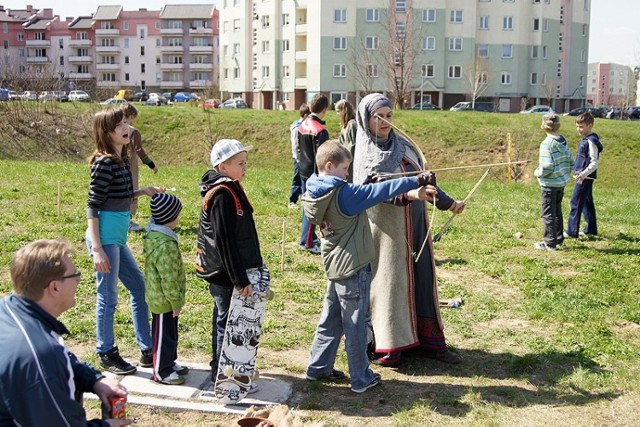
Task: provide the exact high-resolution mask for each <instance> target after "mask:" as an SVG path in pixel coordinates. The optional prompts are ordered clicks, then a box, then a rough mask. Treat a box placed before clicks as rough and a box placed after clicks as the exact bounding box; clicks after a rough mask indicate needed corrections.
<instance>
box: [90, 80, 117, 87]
mask: <svg viewBox="0 0 640 427" xmlns="http://www.w3.org/2000/svg"><path fill="white" fill-rule="evenodd" d="M96 86H98V87H107V88H114V87H120V80H113V81H108V80H100V81H97V82H96Z"/></svg>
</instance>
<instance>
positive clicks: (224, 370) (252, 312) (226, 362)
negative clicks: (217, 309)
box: [213, 267, 273, 404]
mask: <svg viewBox="0 0 640 427" xmlns="http://www.w3.org/2000/svg"><path fill="white" fill-rule="evenodd" d="M247 276H248V277H249V281H250V282H251V284H252V285H253V294H252V295H250V296H248V297H243V296H240V291H239V290H238V289H234V290H233V294H232V295H231V304H230V305H229V317H228V318H227V326H226V328H225V331H224V339H223V342H222V351H221V353H220V364H219V365H218V372H217V374H216V384H215V386H214V390H213V392H214V395H215V396H216V398H217V399H218V400H219V401H220V402H222V403H224V404H234V403H238V402H240V401H241V400H242V399H244V398H245V397H246V396H247V394H248V392H249V389H250V388H251V382H252V381H254V380H256V379H257V375H258V372H257V370H256V369H255V365H256V355H257V353H258V345H259V344H260V335H262V316H263V315H264V310H265V307H266V305H267V300H270V299H271V298H273V291H272V290H271V289H269V286H270V282H271V278H270V275H269V270H268V269H267V268H266V267H261V268H256V269H252V270H250V271H248V272H247Z"/></svg>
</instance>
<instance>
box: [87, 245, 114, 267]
mask: <svg viewBox="0 0 640 427" xmlns="http://www.w3.org/2000/svg"><path fill="white" fill-rule="evenodd" d="M91 250H92V251H93V267H94V268H95V269H96V271H97V272H99V273H109V272H110V271H111V263H110V262H109V257H107V254H106V253H105V252H104V249H102V246H94V247H92V248H91Z"/></svg>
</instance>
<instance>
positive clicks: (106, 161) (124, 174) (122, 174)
mask: <svg viewBox="0 0 640 427" xmlns="http://www.w3.org/2000/svg"><path fill="white" fill-rule="evenodd" d="M132 198H133V185H132V183H131V170H130V167H129V161H128V160H125V164H124V166H120V165H119V164H118V163H117V162H115V161H114V160H112V159H111V158H109V157H107V156H100V157H98V158H97V159H96V160H95V162H94V163H93V164H92V165H91V182H90V183H89V198H88V200H87V218H97V217H98V212H99V211H116V212H128V211H129V205H130V203H131V199H132Z"/></svg>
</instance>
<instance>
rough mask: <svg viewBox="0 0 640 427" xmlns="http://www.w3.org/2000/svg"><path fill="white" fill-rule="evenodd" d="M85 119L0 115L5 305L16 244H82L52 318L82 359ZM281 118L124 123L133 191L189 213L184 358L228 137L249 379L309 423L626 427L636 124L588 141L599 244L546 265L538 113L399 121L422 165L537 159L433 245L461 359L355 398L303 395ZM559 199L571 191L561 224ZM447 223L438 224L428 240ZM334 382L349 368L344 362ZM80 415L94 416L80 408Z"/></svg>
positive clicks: (634, 390)
mask: <svg viewBox="0 0 640 427" xmlns="http://www.w3.org/2000/svg"><path fill="white" fill-rule="evenodd" d="M5 108H6V107H5ZM93 108H95V107H94V106H87V105H83V106H77V105H65V106H60V107H58V109H57V110H56V111H53V112H51V111H49V112H46V111H42V112H40V114H41V115H40V116H39V117H40V119H39V120H40V121H39V122H37V123H36V122H33V121H32V122H31V123H36V124H35V125H33V126H31V127H28V128H27V129H26V130H24V129H23V130H21V131H17V130H15V129H16V128H15V126H14V125H15V123H18V122H20V121H23V122H25V123H27V122H28V121H29V120H28V117H21V118H19V119H18V118H14V119H12V120H13V121H12V122H11V123H9V122H8V120H7V116H6V115H4V116H3V115H2V114H1V113H2V111H0V129H2V131H3V132H2V133H1V134H0V139H1V141H0V158H1V159H3V160H0V171H1V172H0V174H1V176H2V179H1V180H0V266H1V267H0V294H5V293H7V292H9V291H10V289H11V285H10V278H9V273H8V265H9V262H10V259H11V257H12V255H13V253H14V252H15V251H16V250H17V249H18V248H19V247H21V246H22V245H24V244H25V243H27V242H29V241H32V240H34V239H38V238H58V237H60V238H65V239H68V240H69V241H71V242H72V243H73V245H74V246H75V247H76V248H77V255H76V256H75V262H76V263H77V264H78V267H79V268H80V270H81V271H82V272H83V273H84V274H83V278H82V285H81V286H80V287H79V291H78V297H77V305H76V307H75V308H74V309H72V310H70V311H68V312H67V313H65V314H64V315H63V317H62V321H63V322H64V323H65V324H67V326H68V327H69V328H70V330H71V336H70V337H69V339H68V343H70V347H71V348H72V349H73V351H75V352H76V353H77V354H79V355H82V356H83V357H85V358H86V359H87V360H89V361H91V362H93V363H95V362H96V361H97V359H96V357H95V355H94V354H93V352H94V344H95V342H94V302H95V291H94V281H93V280H92V277H91V276H92V274H91V262H90V259H89V257H88V256H87V254H86V250H85V249H84V246H83V236H84V230H85V227H86V220H85V217H84V206H85V203H86V193H87V183H88V168H87V166H86V165H85V164H84V163H83V162H82V159H84V158H85V157H86V156H87V155H88V154H89V153H90V151H91V142H90V137H89V135H90V125H89V121H88V120H89V119H90V116H91V111H92V109H93ZM52 117H55V118H56V120H53V119H52ZM294 119H295V112H279V111H273V112H262V111H227V110H224V111H214V112H212V113H210V114H209V113H207V112H203V111H202V110H200V109H197V108H190V107H187V106H179V107H175V108H164V107H161V108H155V107H147V108H142V109H141V115H140V120H139V123H137V126H138V127H139V128H140V129H141V132H142V135H143V137H144V139H145V141H146V142H145V149H146V150H147V152H148V153H149V154H150V156H151V157H152V159H153V160H154V161H155V162H156V164H157V165H158V167H159V169H160V171H159V173H158V174H157V175H153V173H152V172H151V171H150V170H149V169H148V168H144V167H142V168H141V184H142V185H151V184H153V185H164V186H167V187H175V188H176V193H175V194H176V195H178V196H179V197H180V199H181V200H182V202H183V204H184V206H185V208H184V210H183V213H182V217H181V218H182V219H181V226H180V228H179V229H178V234H179V236H180V239H181V241H180V245H181V249H182V252H183V256H184V261H185V263H186V266H187V271H188V273H187V280H188V294H187V306H186V307H185V309H184V311H183V314H182V315H181V320H180V322H181V325H180V328H181V331H180V333H181V341H180V348H179V355H180V357H181V359H183V360H191V361H198V362H207V361H208V360H209V345H210V344H209V342H210V330H211V329H210V328H211V326H210V316H211V307H212V301H211V297H210V296H209V293H208V290H207V287H206V285H205V283H204V282H202V281H201V280H199V279H198V278H196V277H195V275H194V274H193V265H194V262H193V261H194V254H195V233H196V230H197V221H198V209H199V195H198V182H199V178H200V176H201V175H202V173H203V172H204V171H205V170H206V169H207V159H208V151H209V148H210V144H211V142H210V141H212V140H213V141H215V140H217V139H219V138H221V137H231V138H238V139H240V140H242V141H243V142H244V143H247V144H252V145H255V147H256V148H255V150H254V151H252V152H251V153H250V157H249V161H250V165H249V171H248V175H247V178H246V179H245V182H244V184H245V187H246V190H247V193H248V194H249V197H250V200H251V201H252V203H253V205H254V208H255V216H256V221H257V226H258V232H259V235H260V238H261V243H262V247H263V254H264V257H265V261H266V262H267V264H268V265H269V266H270V268H271V272H272V278H273V282H272V286H273V288H274V290H275V291H276V298H275V299H274V300H273V301H272V302H270V303H269V306H268V308H267V310H268V311H267V315H266V321H265V334H264V337H263V338H264V340H263V342H262V347H261V351H260V356H259V365H260V369H261V370H262V371H263V372H268V373H277V374H280V375H283V376H285V377H286V378H287V379H288V380H290V381H291V382H292V384H293V385H294V396H293V397H292V399H291V401H290V402H289V405H290V406H291V407H292V408H296V409H297V410H298V411H299V414H301V416H303V417H304V419H305V421H306V422H320V423H325V425H331V426H334V425H335V426H337V425H354V426H355V425H370V426H373V425H375V426H379V425H394V426H414V425H432V424H438V425H461V424H462V425H505V426H506V425H542V424H550V425H612V424H615V425H635V424H637V415H636V412H637V407H638V405H640V368H639V366H640V364H639V362H640V347H639V345H640V300H639V299H638V295H639V294H640V215H638V207H639V205H638V197H637V190H636V188H635V187H636V186H637V183H638V182H639V179H640V170H639V165H640V154H639V153H640V144H639V143H638V133H639V132H640V122H619V121H607V120H598V121H597V122H596V126H595V131H596V132H598V133H599V134H600V136H601V139H602V141H603V143H604V146H605V151H604V152H603V156H602V164H601V170H600V172H599V179H598V182H597V183H596V185H595V192H594V193H595V194H594V198H595V201H596V205H597V212H598V225H599V229H600V235H599V236H598V237H596V238H591V239H587V240H579V241H568V242H567V243H566V245H565V247H564V248H562V250H560V251H558V252H556V253H550V252H538V251H535V250H534V249H533V243H534V242H536V241H538V240H540V239H541V235H542V223H541V220H540V218H539V216H540V215H539V205H540V195H539V186H538V185H537V182H536V181H535V180H534V179H532V173H533V170H534V168H535V166H536V163H537V147H538V144H539V142H540V140H541V139H542V137H543V134H542V132H541V131H540V130H539V120H540V117H539V116H534V115H520V114H509V115H505V114H481V113H477V114H474V113H460V112H448V111H445V112H419V111H401V112H398V113H397V114H396V120H395V123H396V124H397V125H398V126H400V127H401V128H402V129H404V130H405V131H406V132H407V133H408V134H409V135H411V136H412V137H413V139H414V140H415V141H416V142H417V143H418V144H419V145H420V146H421V147H423V149H424V151H425V154H426V156H427V158H428V159H429V162H430V167H432V168H442V167H451V166H462V165H474V164H480V163H494V162H502V161H506V159H507V157H506V156H507V144H506V141H507V133H510V134H511V139H512V142H513V147H514V148H513V153H514V154H513V158H514V159H517V160H524V159H530V160H532V161H533V162H532V163H531V164H530V165H527V166H526V167H523V168H521V169H520V170H518V171H516V172H517V173H516V176H517V178H518V179H517V181H516V182H514V181H512V182H508V179H507V174H506V170H505V169H504V168H494V170H492V172H491V174H490V175H489V177H488V178H487V180H486V181H485V183H484V184H483V185H482V186H481V187H480V188H479V189H478V191H477V192H476V193H475V195H474V197H473V199H471V201H470V203H469V206H468V208H467V210H466V211H465V213H464V214H463V215H461V216H460V217H459V218H457V219H456V220H455V221H454V223H453V226H452V227H451V229H450V230H449V232H448V233H447V234H446V235H445V236H444V238H443V239H442V241H440V242H439V243H436V244H435V251H436V260H437V267H438V274H439V285H440V286H439V288H440V296H441V298H452V297H461V298H464V305H463V306H462V307H461V308H459V309H444V310H443V318H444V321H445V324H446V326H447V329H446V335H447V339H448V342H449V344H450V345H451V346H452V347H453V348H454V349H455V350H456V351H458V352H459V353H460V354H461V355H462V357H463V358H464V363H463V364H462V365H459V366H447V365H442V364H439V363H438V362H434V361H431V360H424V359H420V358H419V357H418V356H411V355H410V356H409V357H407V358H406V360H405V364H403V366H402V367H401V368H399V369H380V368H375V369H376V370H377V371H378V372H380V373H381V374H382V377H383V384H382V386H381V387H378V388H376V389H373V390H372V391H370V392H367V393H366V394H365V395H355V394H353V393H351V392H349V390H348V387H347V384H345V383H342V384H309V383H307V382H306V381H304V370H305V367H306V365H305V364H306V361H307V354H308V347H309V345H310V343H311V339H312V336H313V332H314V329H315V326H316V322H317V320H318V317H319V314H320V309H321V301H322V297H323V294H324V287H325V281H324V278H323V273H322V268H321V265H320V260H319V258H318V257H315V256H312V255H309V254H306V253H301V252H300V251H298V250H297V245H296V240H297V237H298V235H299V222H300V220H299V215H300V211H299V210H289V209H287V196H288V189H289V183H290V174H291V158H290V149H289V142H288V132H289V131H288V125H289V123H290V122H291V121H293V120H294ZM70 120H71V121H70ZM327 122H328V128H329V131H330V134H331V135H332V136H333V135H337V131H338V121H337V117H336V116H335V115H334V114H332V112H330V114H329V115H328V116H327ZM562 125H563V128H562V129H561V132H562V133H563V134H564V135H565V136H566V137H567V138H568V139H569V141H570V144H571V147H572V151H575V147H576V145H577V142H578V137H577V133H576V131H575V129H574V127H573V118H571V117H563V118H562ZM21 129H22V128H21ZM55 129H59V131H57V132H56V131H55ZM33 135H43V136H46V138H44V137H43V138H42V139H38V138H33ZM31 159H38V160H31ZM44 160H46V161H44ZM483 171H484V170H483V169H468V170H464V171H451V172H441V173H439V174H438V182H439V184H440V185H441V186H442V187H443V188H444V189H445V190H446V191H448V192H449V193H450V194H452V195H454V196H456V197H457V198H460V199H461V198H463V197H464V196H465V195H466V194H467V192H468V191H469V190H470V189H471V188H472V187H473V185H474V183H475V182H476V181H477V180H478V179H479V177H480V176H481V175H482V173H483ZM572 187H573V184H570V185H569V186H568V188H567V191H566V196H565V206H566V207H567V208H566V209H565V212H566V211H567V210H568V200H569V197H570V194H571V190H572ZM58 189H60V204H59V205H58ZM148 215H149V206H148V199H146V200H145V199H142V200H141V209H140V212H139V214H138V220H139V222H141V223H144V222H145V220H146V218H147V217H148ZM447 217H448V215H447V214H445V213H442V212H438V213H437V214H436V219H435V223H436V230H438V229H439V227H440V225H441V224H443V223H444V222H445V221H446V219H447ZM517 232H520V233H522V234H523V237H522V238H521V239H518V238H516V237H514V234H515V233H517ZM283 235H284V257H282V248H283V246H282V239H283ZM141 242H142V240H141V235H140V234H134V235H132V236H130V246H131V247H132V249H133V251H134V253H135V254H136V256H137V258H138V260H139V261H140V263H141V265H142V266H143V265H144V260H143V259H142V257H141ZM283 267H284V268H283ZM121 298H122V300H121V304H120V305H119V311H118V313H117V316H116V332H117V336H119V337H120V338H118V344H119V346H120V348H121V351H122V352H123V353H124V354H125V355H126V356H129V357H135V356H136V355H137V350H136V345H135V342H134V340H133V333H132V326H131V318H130V313H129V309H128V307H127V298H126V292H122V293H121ZM338 368H340V369H346V359H345V356H344V353H343V352H342V350H341V351H340V354H339V361H338ZM88 408H89V410H90V412H91V413H95V411H96V408H95V407H93V406H91V404H88ZM132 411H133V414H134V415H139V416H141V417H142V419H141V424H142V425H155V426H161V425H179V426H188V425H229V424H230V422H231V421H230V418H225V417H219V416H218V417H213V416H210V415H201V414H195V413H192V414H188V413H186V414H184V413H181V414H175V413H171V412H168V411H162V410H157V409H153V410H150V409H148V408H143V407H133V408H132Z"/></svg>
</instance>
